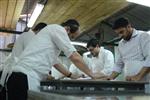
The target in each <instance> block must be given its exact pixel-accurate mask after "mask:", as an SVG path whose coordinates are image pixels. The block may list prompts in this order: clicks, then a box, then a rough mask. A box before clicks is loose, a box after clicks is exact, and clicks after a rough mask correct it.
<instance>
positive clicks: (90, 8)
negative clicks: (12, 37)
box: [36, 0, 128, 32]
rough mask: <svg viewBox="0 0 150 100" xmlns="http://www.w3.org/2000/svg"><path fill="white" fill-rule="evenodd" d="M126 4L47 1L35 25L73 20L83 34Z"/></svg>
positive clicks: (93, 0)
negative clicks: (78, 24) (76, 22)
mask: <svg viewBox="0 0 150 100" xmlns="http://www.w3.org/2000/svg"><path fill="white" fill-rule="evenodd" d="M127 4H128V3H127V2H126V0H48V2H47V4H46V5H45V8H44V9H43V12H42V13H41V15H40V16H39V18H38V19H37V21H36V24H37V23H39V22H45V23H47V24H52V23H58V24H60V23H62V22H64V21H65V20H67V19H69V18H74V19H77V20H78V21H79V23H80V26H81V32H84V31H86V30H87V29H89V28H91V27H93V26H94V25H96V24H97V23H98V22H100V21H101V20H103V19H105V18H107V17H108V16H110V15H112V14H113V13H115V12H116V11H118V10H120V9H121V8H124V7H125V6H127Z"/></svg>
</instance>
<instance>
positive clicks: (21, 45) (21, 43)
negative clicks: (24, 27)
mask: <svg viewBox="0 0 150 100" xmlns="http://www.w3.org/2000/svg"><path fill="white" fill-rule="evenodd" d="M33 36H35V33H34V32H33V31H32V30H29V31H28V32H24V33H22V34H21V35H20V36H19V37H18V38H17V40H16V42H15V44H14V47H13V49H12V57H14V58H16V59H17V58H18V57H19V56H20V54H21V53H22V52H23V50H24V49H25V48H26V46H27V45H28V44H29V43H30V41H31V39H32V38H33Z"/></svg>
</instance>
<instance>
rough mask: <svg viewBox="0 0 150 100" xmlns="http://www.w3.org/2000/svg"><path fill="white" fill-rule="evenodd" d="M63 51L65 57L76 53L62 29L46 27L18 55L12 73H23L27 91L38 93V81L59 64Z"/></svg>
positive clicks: (52, 26)
mask: <svg viewBox="0 0 150 100" xmlns="http://www.w3.org/2000/svg"><path fill="white" fill-rule="evenodd" d="M60 51H63V52H64V54H65V55H66V56H67V57H70V56H71V54H72V53H73V52H74V51H76V49H75V48H74V47H73V45H72V44H71V41H70V39H69V37H68V34H67V32H66V30H65V28H64V27H62V26H60V25H56V24H52V25H48V26H46V27H45V28H44V29H42V30H41V31H40V32H39V33H38V34H37V35H35V36H34V37H33V39H32V40H31V41H30V43H29V45H28V46H27V47H26V48H25V50H24V51H23V52H22V54H21V55H20V57H19V59H18V62H17V63H16V64H15V65H14V66H13V71H16V72H23V73H25V74H26V75H27V77H28V84H29V90H33V91H39V87H40V81H42V79H44V78H45V76H46V75H47V74H48V72H49V71H50V70H51V67H52V66H53V65H55V64H58V63H59V60H58V56H59V53H60Z"/></svg>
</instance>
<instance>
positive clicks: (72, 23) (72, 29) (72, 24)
mask: <svg viewBox="0 0 150 100" xmlns="http://www.w3.org/2000/svg"><path fill="white" fill-rule="evenodd" d="M61 25H62V26H63V27H65V29H66V31H67V33H68V36H69V37H70V39H74V38H76V37H77V36H78V35H79V33H80V32H79V26H80V25H79V23H78V21H76V20H75V19H69V20H67V21H66V22H64V23H62V24H61Z"/></svg>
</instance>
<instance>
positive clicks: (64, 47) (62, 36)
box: [52, 25, 76, 57]
mask: <svg viewBox="0 0 150 100" xmlns="http://www.w3.org/2000/svg"><path fill="white" fill-rule="evenodd" d="M52 36H53V37H52V39H53V42H54V43H55V44H56V45H57V47H58V48H59V49H60V50H61V51H63V52H64V54H65V55H66V56H67V57H70V56H71V54H72V53H73V52H74V51H76V49H75V48H74V46H73V45H72V44H71V41H70V39H69V37H68V34H67V32H66V30H65V29H64V28H63V27H61V26H59V25H57V26H56V27H55V29H54V33H53V35H52Z"/></svg>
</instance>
